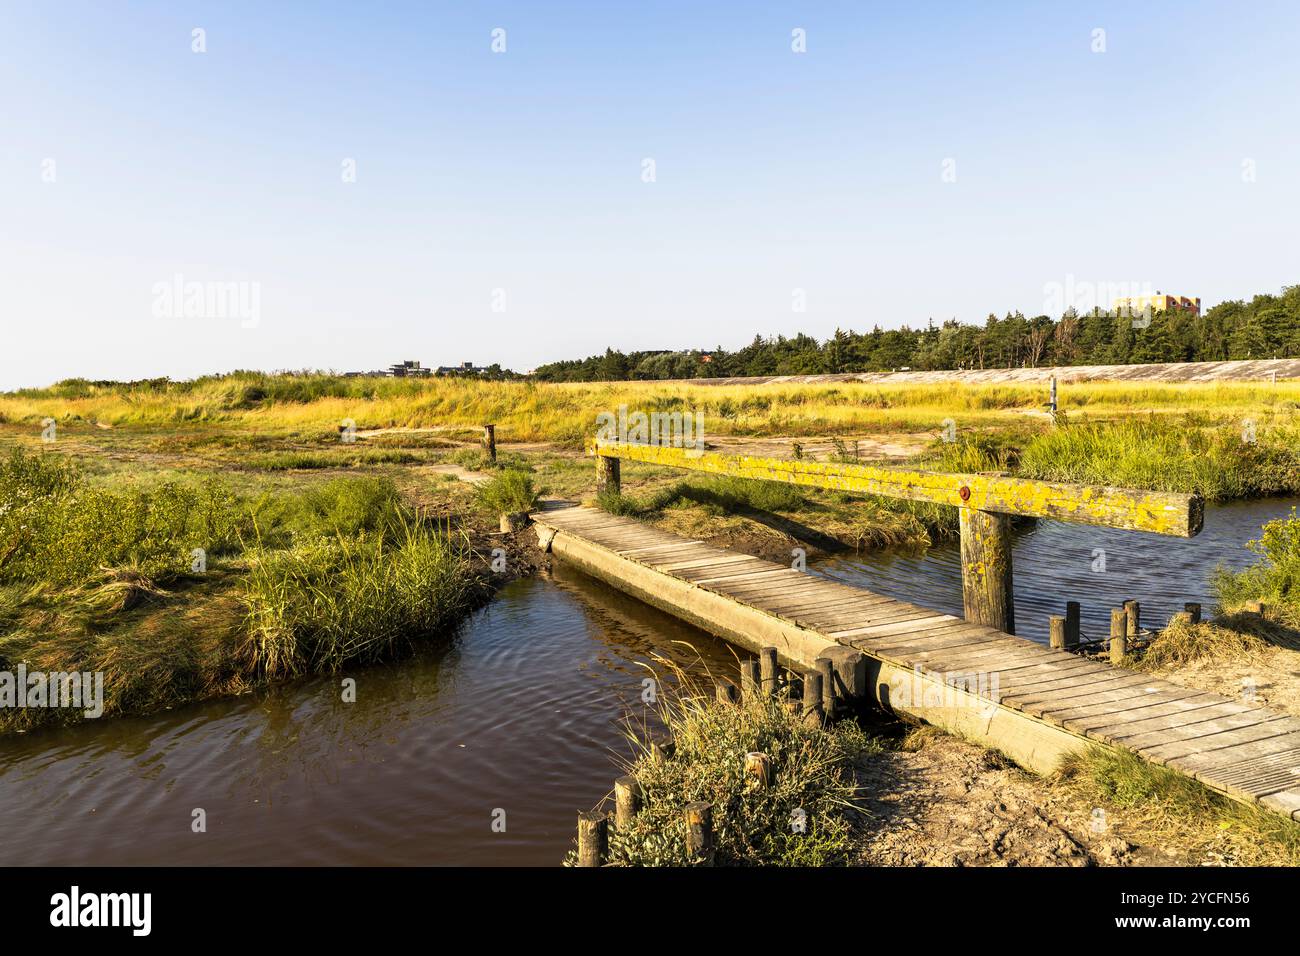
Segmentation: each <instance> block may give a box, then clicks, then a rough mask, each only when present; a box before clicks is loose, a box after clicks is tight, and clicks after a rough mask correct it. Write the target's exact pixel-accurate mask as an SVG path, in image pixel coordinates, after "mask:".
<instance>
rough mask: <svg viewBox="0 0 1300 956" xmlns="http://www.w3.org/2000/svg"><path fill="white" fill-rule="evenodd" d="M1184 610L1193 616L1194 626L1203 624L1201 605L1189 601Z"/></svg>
mask: <svg viewBox="0 0 1300 956" xmlns="http://www.w3.org/2000/svg"><path fill="white" fill-rule="evenodd" d="M1183 610H1184V611H1186V612H1187V613H1188V614H1190V615H1191V616H1192V623H1193V624H1200V623H1201V605H1200V604H1198V603H1197V602H1196V601H1188V602H1187V603H1186V604H1184V605H1183Z"/></svg>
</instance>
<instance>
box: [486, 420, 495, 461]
mask: <svg viewBox="0 0 1300 956" xmlns="http://www.w3.org/2000/svg"><path fill="white" fill-rule="evenodd" d="M483 447H484V448H485V449H487V456H488V461H490V462H492V464H494V465H495V464H496V462H497V427H496V426H495V425H484V426H483Z"/></svg>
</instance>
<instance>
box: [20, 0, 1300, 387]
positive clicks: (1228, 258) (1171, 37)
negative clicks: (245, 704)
mask: <svg viewBox="0 0 1300 956" xmlns="http://www.w3.org/2000/svg"><path fill="white" fill-rule="evenodd" d="M1297 27H1300V10H1297V9H1296V8H1294V7H1290V6H1288V5H1285V4H1281V3H1264V4H1256V5H1252V6H1251V7H1250V8H1249V9H1241V8H1239V7H1236V6H1233V5H1231V4H1227V3H1194V4H1175V3H1154V4H1151V5H1148V6H1144V7H1143V8H1142V9H1140V10H1133V9H1130V8H1129V7H1127V6H1126V5H1124V4H1120V3H1096V4H1089V5H1087V6H1086V7H1079V8H1072V9H1046V10H1045V9H1038V8H1036V7H1035V6H1034V5H1032V4H1028V3H1004V4H998V5H997V6H996V7H993V8H988V9H968V8H964V7H962V6H961V5H958V4H947V3H928V4H917V5H912V6H909V7H907V8H906V9H904V10H900V9H897V8H895V7H892V6H886V5H869V6H860V5H856V4H848V3H831V4H822V5H818V6H817V7H816V8H809V9H805V8H802V7H800V6H799V5H796V4H788V3H759V4H745V5H740V4H735V3H729V4H720V5H717V6H715V7H711V8H709V9H707V10H700V9H697V8H695V7H694V6H692V5H690V4H686V3H682V2H669V3H664V4H659V5H656V6H655V7H654V9H648V8H641V7H637V8H617V9H614V8H603V7H601V6H600V5H598V4H594V3H557V4H554V5H553V6H551V7H548V8H546V9H538V8H535V7H530V6H529V5H526V4H521V3H486V4H480V5H476V6H474V7H473V8H472V9H471V8H468V7H466V8H459V7H458V8H452V7H446V8H441V7H440V8H433V9H430V8H426V7H424V6H422V5H417V4H394V5H391V6H388V7H385V8H383V9H372V8H366V7H357V6H352V5H341V4H332V3H330V4H319V5H314V4H313V5H308V4H293V5H286V6H280V7H276V8H274V9H263V8H260V7H258V6H257V5H254V4H249V3H235V4H229V5H225V6H223V7H221V8H211V7H207V6H205V5H202V4H197V3H182V4H175V5H170V4H161V3H143V4H132V5H126V4H92V3H81V2H76V3H54V4H48V5H42V6H40V7H37V6H17V5H14V4H8V5H5V6H4V7H3V9H0V80H2V81H3V82H0V104H3V115H4V116H5V137H4V143H5V148H4V149H0V182H3V186H2V187H0V222H3V226H2V227H0V309H2V310H3V314H4V316H5V319H6V331H7V332H8V341H7V343H6V348H5V349H4V350H3V352H0V356H2V358H0V389H3V390H10V389H14V388H20V387H28V386H42V385H48V384H50V383H52V382H54V381H56V380H59V379H64V378H73V377H84V378H90V379H139V378H149V377H158V376H169V377H171V378H175V379H184V378H193V377H195V376H198V375H202V374H208V373H219V372H226V371H231V370H233V369H237V368H248V369H264V370H268V371H269V370H274V369H300V368H322V369H335V370H338V371H352V370H369V369H377V368H385V367H387V366H388V365H390V364H392V363H394V362H397V361H400V360H403V359H417V360H419V361H421V362H422V363H423V364H425V365H428V366H437V365H456V364H459V363H460V362H462V361H473V362H475V363H476V364H478V365H489V364H491V363H494V362H496V363H499V364H501V365H502V366H504V367H507V368H513V369H515V370H517V371H526V370H528V369H531V368H534V367H536V366H538V365H540V364H543V363H545V362H550V361H555V360H558V359H579V358H583V357H585V356H588V355H592V354H597V353H599V352H603V351H604V349H605V348H606V347H607V346H611V347H614V348H617V349H620V350H622V351H635V350H646V349H679V348H701V349H711V348H714V347H716V346H718V345H722V346H723V347H725V348H728V349H734V348H737V347H739V346H742V345H744V344H746V343H747V342H749V341H750V340H752V339H753V337H754V336H755V335H756V334H759V335H765V336H766V335H778V334H783V335H786V336H791V335H794V334H796V333H799V332H803V333H807V334H809V335H813V336H816V337H817V338H818V339H825V338H826V337H828V336H829V335H830V334H832V333H833V332H834V330H835V329H836V328H837V327H840V328H845V329H848V328H853V329H856V330H858V331H867V330H869V329H870V328H871V327H872V326H873V325H880V326H881V327H883V328H897V327H899V326H901V325H905V324H906V325H910V326H912V327H914V328H915V327H917V326H918V325H924V324H925V323H926V322H927V321H929V320H931V319H933V320H934V321H935V322H936V323H939V322H943V321H945V320H947V319H950V318H956V319H958V320H960V321H963V322H967V323H982V322H983V320H984V317H985V316H986V315H987V314H988V313H990V312H993V313H996V314H997V315H999V316H1000V315H1003V314H1005V313H1007V312H1016V311H1019V312H1023V313H1024V314H1025V315H1027V316H1032V315H1036V314H1041V313H1044V312H1047V313H1048V314H1052V310H1051V308H1050V306H1051V304H1052V303H1053V297H1054V290H1057V289H1061V288H1069V289H1073V290H1075V291H1074V293H1073V295H1074V296H1075V300H1074V301H1067V302H1066V304H1078V301H1077V299H1078V298H1079V297H1081V296H1086V295H1096V297H1097V298H1100V299H1103V300H1104V299H1105V297H1106V295H1108V294H1109V292H1110V291H1112V290H1119V291H1121V292H1123V291H1124V290H1131V291H1142V290H1155V289H1159V290H1162V291H1165V292H1171V293H1175V294H1182V295H1190V296H1199V297H1201V299H1202V304H1203V307H1204V308H1209V307H1211V306H1213V305H1214V304H1215V303H1217V302H1220V301H1223V300H1228V299H1238V298H1247V299H1248V298H1249V297H1251V296H1253V295H1255V294H1256V293H1265V292H1272V293H1276V292H1279V291H1280V290H1281V288H1282V287H1283V286H1284V285H1288V284H1292V283H1293V282H1295V281H1296V276H1295V267H1294V264H1293V259H1294V249H1295V242H1294V239H1293V238H1291V236H1290V235H1289V227H1290V225H1291V220H1292V219H1293V218H1294V217H1293V216H1288V215H1287V213H1286V210H1287V209H1292V210H1294V209H1296V208H1297V206H1298V201H1300V184H1298V183H1297V177H1296V176H1295V175H1294V173H1293V172H1291V171H1293V170H1295V169H1297V168H1300V134H1297V132H1296V126H1295V124H1294V123H1292V122H1289V121H1288V120H1287V119H1286V117H1287V116H1289V115H1290V114H1291V112H1292V111H1293V109H1294V107H1293V104H1294V102H1295V101H1296V99H1297V95H1298V94H1300V64H1297V63H1296V61H1295V58H1294V57H1293V55H1292V52H1291V50H1290V49H1289V47H1290V44H1291V42H1292V38H1293V37H1294V36H1295V35H1296V28H1297ZM500 30H504V31H505V32H504V34H501V33H499V32H496V31H500ZM195 31H202V32H200V33H196V32H195ZM797 31H803V32H802V33H799V32H797ZM1099 31H1103V32H1099ZM801 43H802V44H803V45H804V47H805V52H796V49H795V48H797V47H799V46H800V45H801ZM494 48H495V49H494ZM647 161H652V163H653V165H652V166H651V165H650V163H648V162H647ZM651 169H653V176H650V170H651ZM648 180H652V181H648ZM194 283H197V284H198V285H197V287H196V288H197V290H198V293H199V294H198V295H196V296H191V295H189V293H188V291H187V290H188V289H189V287H190V285H191V284H194ZM1067 298H1068V297H1067ZM800 303H802V305H803V310H802V311H800V310H799V305H800ZM1100 304H1103V305H1104V304H1106V303H1105V302H1104V301H1102V302H1101V303H1100ZM1053 317H1054V318H1055V317H1057V316H1056V315H1053Z"/></svg>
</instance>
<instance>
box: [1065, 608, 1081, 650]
mask: <svg viewBox="0 0 1300 956" xmlns="http://www.w3.org/2000/svg"><path fill="white" fill-rule="evenodd" d="M1065 649H1066V650H1067V651H1077V650H1078V649H1079V602H1078V601H1066V602H1065Z"/></svg>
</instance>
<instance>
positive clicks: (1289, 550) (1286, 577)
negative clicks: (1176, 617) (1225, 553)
mask: <svg viewBox="0 0 1300 956" xmlns="http://www.w3.org/2000/svg"><path fill="white" fill-rule="evenodd" d="M1247 547H1249V548H1250V549H1251V550H1252V551H1253V552H1255V553H1256V554H1258V555H1259V556H1260V558H1261V559H1262V560H1260V561H1259V562H1258V563H1256V564H1254V565H1251V566H1250V567H1248V568H1246V569H1244V570H1242V571H1235V572H1234V571H1229V570H1227V569H1225V568H1219V569H1218V570H1217V571H1216V572H1215V575H1214V588H1215V591H1216V592H1217V594H1218V596H1219V603H1220V604H1221V605H1223V606H1224V607H1233V606H1236V605H1240V604H1244V603H1245V602H1246V601H1274V602H1277V603H1280V604H1285V605H1288V606H1289V607H1291V608H1293V609H1300V517H1298V516H1297V514H1296V509H1294V508H1292V509H1291V514H1290V515H1288V516H1287V517H1285V518H1279V519H1278V520H1276V521H1270V522H1269V523H1268V524H1266V525H1264V528H1263V532H1262V534H1261V536H1260V538H1259V540H1258V541H1252V542H1250V544H1249V545H1247Z"/></svg>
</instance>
